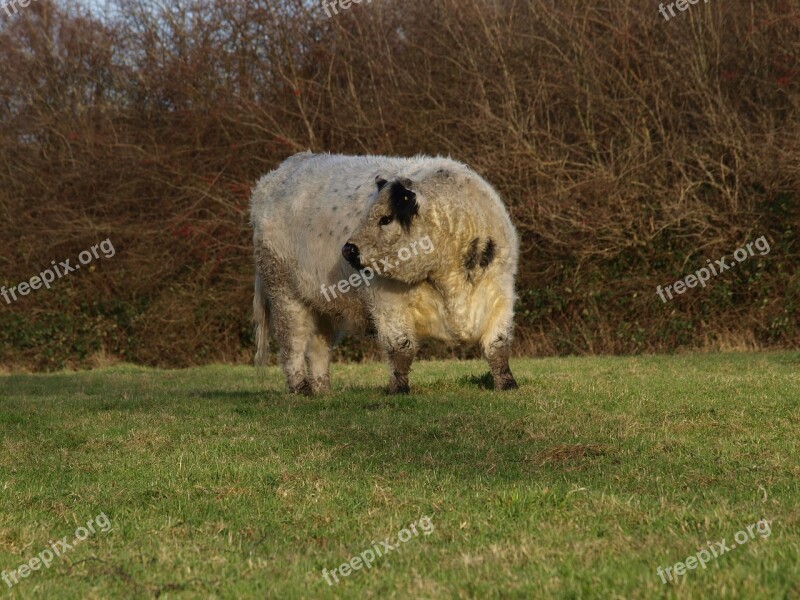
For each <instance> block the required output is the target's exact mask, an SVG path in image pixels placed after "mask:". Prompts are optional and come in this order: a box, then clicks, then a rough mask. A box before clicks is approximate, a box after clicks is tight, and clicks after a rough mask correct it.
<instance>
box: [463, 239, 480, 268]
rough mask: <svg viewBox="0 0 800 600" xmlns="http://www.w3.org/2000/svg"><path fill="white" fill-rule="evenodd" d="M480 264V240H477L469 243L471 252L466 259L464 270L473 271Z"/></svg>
mask: <svg viewBox="0 0 800 600" xmlns="http://www.w3.org/2000/svg"><path fill="white" fill-rule="evenodd" d="M477 264H478V238H475V239H474V240H472V241H471V242H470V243H469V250H468V251H467V255H466V256H465V257H464V268H465V269H466V270H467V271H472V269H474V268H475V266H476V265H477Z"/></svg>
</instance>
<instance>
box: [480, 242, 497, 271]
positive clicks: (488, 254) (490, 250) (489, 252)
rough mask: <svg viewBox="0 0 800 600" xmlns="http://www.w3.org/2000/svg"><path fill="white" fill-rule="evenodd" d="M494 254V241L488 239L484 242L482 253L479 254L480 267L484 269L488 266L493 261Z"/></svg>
mask: <svg viewBox="0 0 800 600" xmlns="http://www.w3.org/2000/svg"><path fill="white" fill-rule="evenodd" d="M494 252H495V245H494V240H493V239H492V238H489V239H488V240H487V241H486V246H485V247H484V249H483V253H482V254H481V262H480V264H481V266H482V267H483V268H484V269H485V268H486V267H488V266H489V263H490V262H492V260H493V259H494Z"/></svg>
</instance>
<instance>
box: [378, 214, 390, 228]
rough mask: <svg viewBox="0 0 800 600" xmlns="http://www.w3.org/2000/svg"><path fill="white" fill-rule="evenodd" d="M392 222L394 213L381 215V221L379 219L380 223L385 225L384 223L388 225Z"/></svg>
mask: <svg viewBox="0 0 800 600" xmlns="http://www.w3.org/2000/svg"><path fill="white" fill-rule="evenodd" d="M391 222H392V215H384V216H382V217H381V219H380V221H378V225H380V226H381V227H383V226H384V225H388V224H389V223H391Z"/></svg>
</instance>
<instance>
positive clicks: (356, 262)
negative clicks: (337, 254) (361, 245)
mask: <svg viewBox="0 0 800 600" xmlns="http://www.w3.org/2000/svg"><path fill="white" fill-rule="evenodd" d="M342 256H344V259H345V260H346V261H347V262H349V263H350V265H351V266H352V267H353V268H354V269H360V268H361V260H360V258H359V253H358V246H356V245H355V244H351V243H349V242H348V243H347V244H345V245H344V246H342Z"/></svg>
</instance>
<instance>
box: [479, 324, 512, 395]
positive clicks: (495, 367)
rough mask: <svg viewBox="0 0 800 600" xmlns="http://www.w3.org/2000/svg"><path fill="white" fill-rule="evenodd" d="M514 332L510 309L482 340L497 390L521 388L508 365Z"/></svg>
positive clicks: (482, 346)
mask: <svg viewBox="0 0 800 600" xmlns="http://www.w3.org/2000/svg"><path fill="white" fill-rule="evenodd" d="M513 330H514V316H513V313H512V312H511V309H510V308H509V309H508V310H506V311H504V312H503V313H501V314H500V315H498V318H496V319H495V321H494V323H492V326H491V327H489V329H488V331H487V332H486V334H485V335H484V337H483V339H481V348H482V349H483V354H484V356H486V360H487V361H488V362H489V368H490V369H491V370H492V378H493V379H494V388H495V389H496V390H515V389H517V388H518V387H519V386H518V385H517V380H516V379H514V375H513V374H512V373H511V367H510V366H509V364H508V359H509V357H510V356H511V340H512V335H513Z"/></svg>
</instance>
